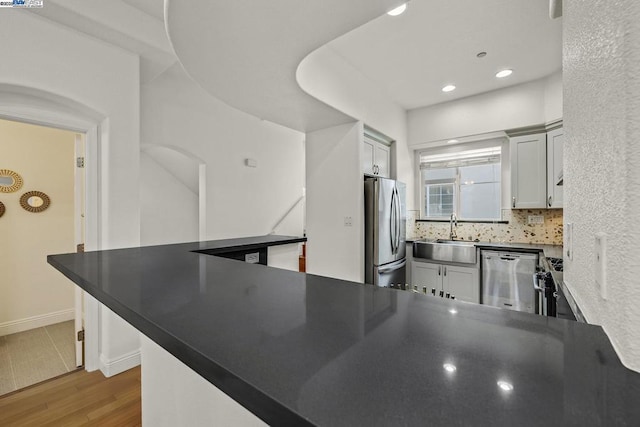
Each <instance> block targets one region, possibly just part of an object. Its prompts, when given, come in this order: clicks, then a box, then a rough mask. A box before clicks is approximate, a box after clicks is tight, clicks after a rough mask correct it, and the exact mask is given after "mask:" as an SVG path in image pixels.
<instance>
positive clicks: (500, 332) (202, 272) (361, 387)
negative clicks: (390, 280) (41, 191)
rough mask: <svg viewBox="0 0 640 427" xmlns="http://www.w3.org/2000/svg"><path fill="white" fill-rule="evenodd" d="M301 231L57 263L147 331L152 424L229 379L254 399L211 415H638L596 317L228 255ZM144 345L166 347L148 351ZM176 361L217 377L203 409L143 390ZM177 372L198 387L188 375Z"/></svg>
mask: <svg viewBox="0 0 640 427" xmlns="http://www.w3.org/2000/svg"><path fill="white" fill-rule="evenodd" d="M303 240H304V239H301V238H295V237H287V236H261V237H255V238H243V239H229V240H221V241H210V242H196V243H186V244H174V245H163V246H150V247H139V248H130V249H117V250H107V251H97V252H87V253H79V254H64V255H50V256H49V257H48V262H49V263H50V264H51V265H52V266H54V267H55V268H56V269H58V270H59V271H60V272H62V273H63V274H64V275H65V276H67V277H68V278H69V279H71V280H72V281H73V282H75V283H76V284H77V285H78V286H80V287H81V288H82V289H84V290H85V291H87V292H88V293H89V294H91V295H92V296H94V297H95V298H96V299H97V300H98V301H100V302H101V303H102V304H104V305H105V306H107V307H108V308H110V309H111V310H113V311H114V312H115V313H116V314H118V315H119V316H121V317H122V318H123V319H124V320H126V321H127V322H129V323H130V324H131V325H133V326H134V327H135V328H137V329H138V330H139V331H140V332H141V333H142V334H143V335H145V336H146V337H148V340H143V354H142V369H143V422H144V423H145V424H148V425H151V423H150V420H163V418H162V417H163V416H165V415H167V418H164V419H165V421H164V422H165V425H168V423H170V422H171V420H172V419H173V420H174V421H175V420H176V417H191V418H190V419H191V420H193V417H197V416H198V414H195V412H198V411H201V412H203V413H206V412H207V411H211V407H212V406H215V405H214V404H213V403H212V402H213V400H215V399H217V398H218V397H215V396H217V394H220V395H221V394H222V393H220V391H222V392H223V393H225V394H226V395H227V396H229V397H230V398H231V399H233V401H235V402H233V404H234V405H235V406H237V407H238V408H239V409H240V411H245V412H246V413H247V414H244V415H241V417H243V420H244V421H241V420H239V419H238V420H235V419H229V418H224V417H225V414H221V413H218V414H217V415H216V414H212V415H208V416H210V417H211V418H209V419H210V420H216V419H217V420H218V421H219V420H222V419H225V420H226V421H227V422H233V421H237V423H236V422H234V424H235V425H257V424H261V423H262V422H264V423H267V424H271V425H327V426H329V425H331V426H334V425H349V426H355V425H394V426H396V425H426V424H428V425H518V426H526V425H637V423H638V422H639V421H640V405H638V402H639V401H640V374H639V373H636V372H634V371H631V370H628V369H627V368H625V367H624V366H623V365H622V364H621V363H620V360H619V359H618V357H617V355H616V353H615V352H614V350H613V348H612V346H611V344H610V342H609V340H608V338H607V336H606V335H605V334H604V332H603V330H602V329H601V328H600V327H598V326H593V325H587V324H582V323H578V322H571V321H566V320H562V319H555V318H547V317H542V316H536V315H531V314H527V313H520V312H515V311H509V310H502V309H496V308H492V307H487V306H481V305H476V304H469V303H464V302H460V301H457V300H443V299H441V298H434V297H431V296H428V295H421V294H418V293H413V292H403V291H399V290H394V289H386V288H377V287H374V286H370V285H363V284H358V283H353V282H348V281H344V280H338V279H333V278H328V277H322V276H317V275H312V274H304V273H297V272H292V271H287V270H281V269H277V268H272V267H268V266H264V265H257V264H248V263H244V262H240V261H237V260H231V259H225V258H222V257H220V256H216V255H217V254H220V253H223V252H234V251H235V252H237V251H242V250H244V249H251V250H254V249H256V248H265V247H269V246H272V245H280V244H288V243H295V242H299V241H303ZM158 346H159V347H158ZM155 347H157V349H156V348H155ZM160 347H161V348H160ZM145 349H150V350H149V351H151V352H161V353H162V354H163V355H162V356H160V357H159V358H155V359H149V360H151V361H152V362H153V363H150V364H149V365H145V363H146V361H147V359H146V358H145ZM174 358H175V359H174ZM159 359H162V360H161V361H159ZM176 359H177V360H176ZM178 364H184V365H186V367H188V368H190V370H192V371H193V372H195V374H197V376H199V377H202V378H204V379H205V380H206V381H207V382H208V383H207V384H205V386H207V387H209V388H210V392H211V395H210V396H209V395H206V394H205V395H203V394H202V393H198V394H197V396H196V399H195V400H196V402H195V403H194V402H192V404H193V405H199V406H198V409H195V410H194V409H192V410H190V411H189V412H188V413H187V412H185V411H184V408H182V407H180V405H179V402H172V401H171V400H167V399H166V396H165V397H164V399H165V400H163V401H154V399H158V398H163V397H162V396H160V395H159V394H158V393H160V391H158V390H149V389H147V390H145V386H146V385H147V384H148V383H147V381H156V383H153V384H157V381H162V380H163V378H170V371H171V370H172V367H171V365H178ZM195 374H194V375H195ZM167 381H169V380H167ZM203 382H204V381H203ZM165 386H169V387H173V388H175V389H176V390H175V393H176V394H175V395H176V396H180V395H181V394H185V395H188V396H189V393H190V390H189V389H185V388H181V387H183V386H184V384H180V383H174V384H165ZM199 387H200V386H199ZM147 388H148V387H147ZM216 393H217V394H216ZM146 398H147V399H146ZM224 398H226V397H224ZM145 399H146V400H145ZM236 402H237V403H236ZM240 406H241V407H242V408H240ZM192 408H193V407H192ZM243 408H244V409H243ZM236 409H237V408H231V409H230V411H231V412H233V411H236ZM151 412H153V413H151ZM172 417H173V418H172ZM252 417H253V418H252ZM200 419H201V420H202V419H206V416H203V418H200ZM219 422H220V421H219ZM242 423H244V424H242ZM191 425H193V424H191Z"/></svg>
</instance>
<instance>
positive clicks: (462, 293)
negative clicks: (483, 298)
mask: <svg viewBox="0 0 640 427" xmlns="http://www.w3.org/2000/svg"><path fill="white" fill-rule="evenodd" d="M442 288H443V289H444V291H445V293H446V292H449V293H450V294H451V295H455V297H456V299H459V300H461V301H467V302H473V303H476V304H480V275H479V274H478V269H476V268H470V267H457V266H453V265H444V266H443V275H442Z"/></svg>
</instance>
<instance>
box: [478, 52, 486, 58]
mask: <svg viewBox="0 0 640 427" xmlns="http://www.w3.org/2000/svg"><path fill="white" fill-rule="evenodd" d="M476 56H477V57H478V58H484V57H485V56H487V52H478V54H477V55H476Z"/></svg>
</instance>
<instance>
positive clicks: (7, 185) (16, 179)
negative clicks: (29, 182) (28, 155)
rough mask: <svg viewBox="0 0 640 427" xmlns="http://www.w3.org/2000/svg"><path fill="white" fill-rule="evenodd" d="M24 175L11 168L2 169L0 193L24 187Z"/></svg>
mask: <svg viewBox="0 0 640 427" xmlns="http://www.w3.org/2000/svg"><path fill="white" fill-rule="evenodd" d="M23 182H24V181H22V177H21V176H20V174H18V173H17V172H14V171H12V170H9V169H0V193H13V192H16V191H18V190H19V189H21V188H22V184H23Z"/></svg>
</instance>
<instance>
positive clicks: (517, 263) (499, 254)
mask: <svg viewBox="0 0 640 427" xmlns="http://www.w3.org/2000/svg"><path fill="white" fill-rule="evenodd" d="M481 257H482V300H481V303H482V304H486V305H492V306H494V307H500V308H507V309H510V310H516V311H526V312H528V313H535V312H536V304H535V301H536V300H535V290H534V288H533V285H532V284H531V283H532V277H533V274H534V273H535V272H536V266H537V265H538V254H532V253H522V252H507V251H491V250H489V251H481Z"/></svg>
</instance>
